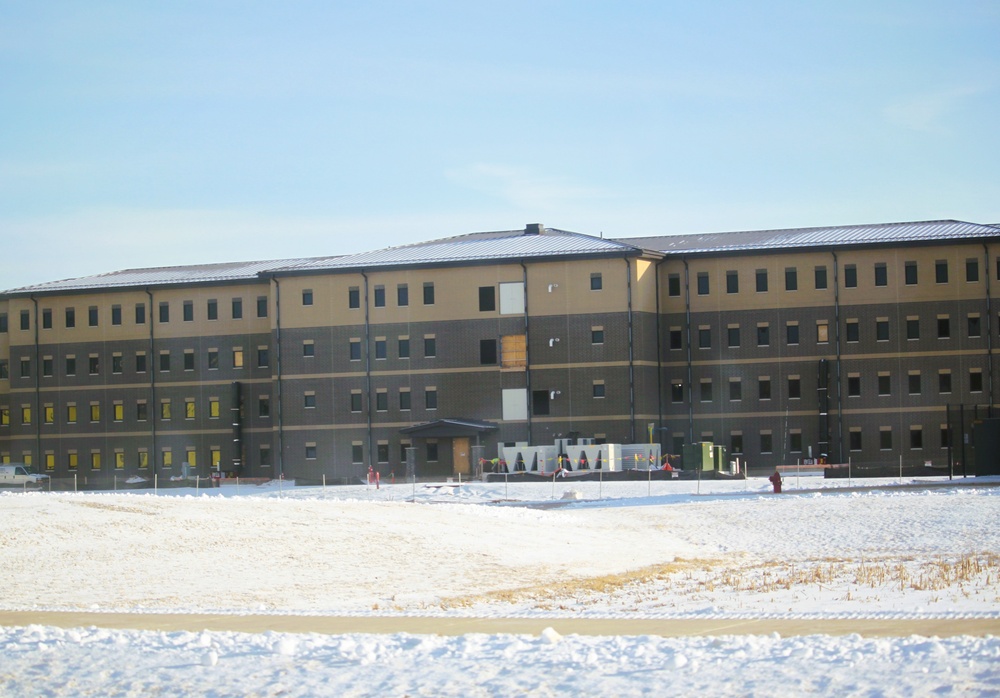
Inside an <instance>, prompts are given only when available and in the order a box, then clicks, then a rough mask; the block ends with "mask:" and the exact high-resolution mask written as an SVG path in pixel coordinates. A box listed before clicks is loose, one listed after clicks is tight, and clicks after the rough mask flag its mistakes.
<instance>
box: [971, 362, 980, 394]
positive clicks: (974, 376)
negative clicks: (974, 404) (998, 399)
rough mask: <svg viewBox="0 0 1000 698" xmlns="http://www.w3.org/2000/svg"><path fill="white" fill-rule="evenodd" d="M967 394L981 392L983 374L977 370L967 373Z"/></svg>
mask: <svg viewBox="0 0 1000 698" xmlns="http://www.w3.org/2000/svg"><path fill="white" fill-rule="evenodd" d="M969 392H970V393H981V392H983V372H982V371H981V370H980V369H978V368H974V369H971V370H970V371H969Z"/></svg>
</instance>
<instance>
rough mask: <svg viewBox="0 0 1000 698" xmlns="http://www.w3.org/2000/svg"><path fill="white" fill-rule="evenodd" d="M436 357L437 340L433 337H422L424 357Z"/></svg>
mask: <svg viewBox="0 0 1000 698" xmlns="http://www.w3.org/2000/svg"><path fill="white" fill-rule="evenodd" d="M435 356H437V339H435V337H434V335H424V357H425V358H428V359H432V358H434V357H435Z"/></svg>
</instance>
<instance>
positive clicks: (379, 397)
mask: <svg viewBox="0 0 1000 698" xmlns="http://www.w3.org/2000/svg"><path fill="white" fill-rule="evenodd" d="M388 409H389V393H387V392H386V391H385V390H384V389H380V390H379V391H378V392H376V393H375V410H376V411H378V412H386V411H388Z"/></svg>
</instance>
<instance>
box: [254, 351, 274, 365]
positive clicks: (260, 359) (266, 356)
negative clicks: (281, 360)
mask: <svg viewBox="0 0 1000 698" xmlns="http://www.w3.org/2000/svg"><path fill="white" fill-rule="evenodd" d="M270 365H271V352H270V351H268V348H267V347H257V368H267V367H268V366H270Z"/></svg>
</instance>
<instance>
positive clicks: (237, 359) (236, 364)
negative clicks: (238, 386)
mask: <svg viewBox="0 0 1000 698" xmlns="http://www.w3.org/2000/svg"><path fill="white" fill-rule="evenodd" d="M233 368H243V350H242V349H233Z"/></svg>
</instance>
